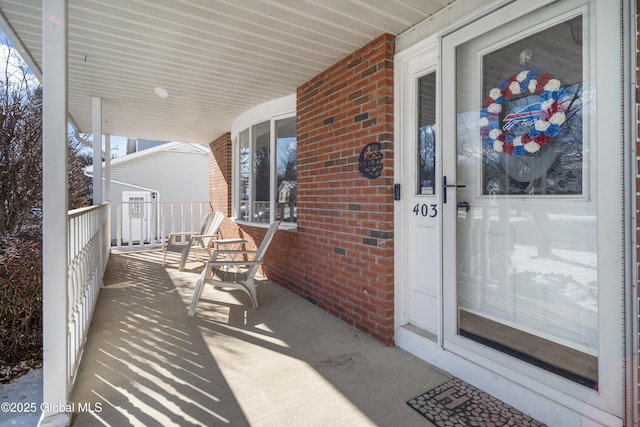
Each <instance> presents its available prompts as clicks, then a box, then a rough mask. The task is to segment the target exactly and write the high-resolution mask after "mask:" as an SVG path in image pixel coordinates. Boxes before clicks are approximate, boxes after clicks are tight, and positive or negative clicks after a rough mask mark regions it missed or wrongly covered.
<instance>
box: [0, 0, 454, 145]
mask: <svg viewBox="0 0 640 427" xmlns="http://www.w3.org/2000/svg"><path fill="white" fill-rule="evenodd" d="M42 1H43V0H0V12H2V15H3V16H0V18H3V19H2V20H0V22H2V21H5V22H4V23H2V25H3V29H4V30H5V32H6V33H7V34H9V35H11V34H12V33H13V36H10V39H11V41H12V42H13V43H14V44H15V45H16V46H18V45H19V43H21V44H22V45H23V46H24V48H25V49H26V51H27V52H21V53H23V56H25V55H24V53H27V55H26V56H30V57H31V58H32V63H30V64H29V65H30V66H32V68H34V72H35V74H36V75H37V76H38V77H40V75H39V74H40V70H41V69H42ZM452 2H453V0H375V1H369V0H367V1H365V0H180V1H171V0H69V21H68V22H69V113H70V116H71V120H72V121H73V122H74V123H75V124H76V126H77V128H78V130H79V131H80V132H83V133H91V97H92V96H99V97H101V98H102V103H103V106H102V110H103V132H104V133H105V134H110V135H121V136H128V137H137V138H144V139H157V140H173V141H184V142H195V143H209V142H211V141H212V140H213V139H215V138H217V137H218V136H220V135H221V134H223V133H225V132H227V131H229V130H230V125H231V122H232V121H233V120H234V119H235V118H236V117H237V116H238V115H239V114H240V113H242V112H243V111H245V110H247V109H248V108H251V107H252V106H254V105H256V104H259V103H261V102H264V101H267V100H270V99H274V98H277V97H280V96H284V95H288V94H291V93H293V92H295V90H296V88H297V87H298V86H300V85H301V84H302V83H304V82H306V81H308V80H309V79H310V78H311V77H313V76H315V75H317V74H318V73H320V72H321V71H322V70H324V69H326V68H328V67H329V66H330V65H332V64H334V63H335V62H337V61H338V60H339V59H340V58H342V57H344V56H345V55H347V54H349V53H351V52H353V51H354V50H356V49H357V48H359V47H361V46H363V45H365V44H366V43H367V42H369V41H370V40H372V39H374V38H375V37H377V36H379V35H380V34H383V33H391V34H394V35H395V34H398V33H400V32H402V31H404V30H406V29H407V28H409V27H411V26H413V25H414V24H416V23H418V22H420V21H422V20H423V19H424V18H426V17H428V16H430V15H431V14H433V13H435V12H437V11H438V10H440V9H442V8H443V7H445V6H446V5H447V4H449V3H452ZM18 39H19V40H18ZM157 88H158V89H157ZM160 88H161V89H160ZM162 90H165V91H166V94H167V96H166V97H164V98H163V97H161V96H159V95H158V94H157V93H158V92H159V93H160V94H161V95H162Z"/></svg>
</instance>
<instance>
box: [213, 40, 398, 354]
mask: <svg viewBox="0 0 640 427" xmlns="http://www.w3.org/2000/svg"><path fill="white" fill-rule="evenodd" d="M393 54H394V38H393V36H391V35H387V34H385V35H382V36H380V37H378V38H377V39H375V40H374V41H372V42H371V43H369V44H367V45H366V46H364V47H362V48H361V49H359V50H357V51H355V52H353V53H352V54H351V55H349V56H347V57H345V58H343V59H342V60H341V61H339V62H338V63H336V64H335V65H333V66H332V67H330V68H329V69H327V70H325V71H324V72H322V73H321V74H319V75H317V76H315V77H314V78H312V79H311V80H310V81H308V82H307V83H305V84H303V85H302V86H300V87H299V88H298V90H297V140H298V143H297V176H298V183H297V186H298V189H297V191H298V200H297V219H298V222H297V225H298V229H297V230H296V231H285V230H281V231H279V232H278V233H277V234H276V237H275V239H274V241H273V243H272V244H271V246H270V248H269V251H268V252H267V255H266V257H265V265H264V272H265V274H266V275H267V276H268V277H269V278H270V279H272V280H273V281H274V282H276V283H278V284H279V285H281V286H284V287H287V288H289V289H291V290H292V291H293V292H294V293H296V294H297V295H299V296H300V297H302V298H304V299H306V300H308V301H309V302H311V303H313V304H317V306H318V307H319V308H321V309H322V310H325V311H327V312H329V313H331V314H333V315H334V316H336V317H338V318H339V319H341V320H343V321H344V322H346V323H348V324H350V325H353V326H354V327H356V328H358V329H360V330H362V331H363V332H365V333H367V334H369V335H371V336H372V337H374V338H376V339H378V340H380V341H381V342H383V343H385V344H389V345H390V344H393V325H394V313H393V307H394V298H393V293H394V292H393V288H394V280H393V243H394V239H393ZM373 142H378V143H380V152H381V153H382V155H383V160H382V166H383V169H382V172H381V174H380V176H379V177H377V178H374V179H369V178H366V177H364V176H363V175H362V174H361V173H360V171H359V158H360V154H361V151H362V149H363V148H364V147H365V146H367V145H368V144H370V143H373ZM211 153H212V154H211V166H210V168H211V170H210V173H211V178H210V179H211V182H210V184H211V185H210V189H211V202H212V207H213V208H214V209H224V210H223V211H224V212H227V215H230V206H231V205H230V203H231V202H230V194H231V166H230V165H231V148H230V138H229V136H228V135H224V136H223V137H221V138H219V139H218V140H216V141H214V142H212V143H211ZM234 227H236V228H235V229H234ZM264 231H265V230H264V229H262V228H256V227H247V226H244V225H242V226H239V227H238V226H236V225H235V224H233V223H231V222H230V221H226V222H225V225H224V228H223V234H224V235H225V237H231V236H234V235H241V236H242V237H244V238H246V239H248V240H250V241H251V242H255V243H251V244H249V246H255V244H258V243H259V242H260V240H261V239H262V236H263V235H264Z"/></svg>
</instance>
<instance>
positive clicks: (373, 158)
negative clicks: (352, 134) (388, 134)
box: [358, 142, 383, 179]
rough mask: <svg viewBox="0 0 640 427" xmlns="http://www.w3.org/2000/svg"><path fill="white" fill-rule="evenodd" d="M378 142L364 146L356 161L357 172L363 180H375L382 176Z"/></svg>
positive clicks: (380, 153)
mask: <svg viewBox="0 0 640 427" xmlns="http://www.w3.org/2000/svg"><path fill="white" fill-rule="evenodd" d="M381 146H382V145H381V144H380V143H379V142H372V143H370V144H367V145H365V146H364V148H363V149H362V151H361V152H360V158H359V159H358V164H359V167H358V170H359V171H360V173H361V174H362V176H364V177H365V178H369V179H376V178H379V177H380V174H382V157H383V156H382V152H381V151H380V147H381Z"/></svg>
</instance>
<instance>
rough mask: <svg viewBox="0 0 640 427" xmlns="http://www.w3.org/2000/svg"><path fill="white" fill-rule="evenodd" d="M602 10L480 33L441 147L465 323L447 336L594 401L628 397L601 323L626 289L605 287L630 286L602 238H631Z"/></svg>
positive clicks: (452, 274) (448, 275) (455, 81)
mask: <svg viewBox="0 0 640 427" xmlns="http://www.w3.org/2000/svg"><path fill="white" fill-rule="evenodd" d="M585 4H586V6H585ZM596 4H598V5H602V4H603V2H598V1H594V2H580V1H564V2H559V3H558V4H556V5H555V6H550V7H547V8H544V9H541V10H539V11H536V12H533V13H530V14H528V15H526V16H523V17H522V18H519V19H515V20H513V21H512V22H506V23H505V22H504V21H503V22H502V23H494V24H493V29H492V30H491V31H486V30H480V29H478V30H477V31H478V32H479V34H478V35H477V36H476V37H473V38H468V39H466V41H463V40H461V41H459V42H453V43H452V45H451V48H450V49H449V50H448V51H447V52H448V55H449V56H447V55H445V58H449V59H448V64H449V66H450V67H451V68H452V70H451V71H452V72H449V73H447V72H444V73H443V75H444V76H445V77H446V76H452V78H451V79H450V80H449V81H448V83H447V82H445V83H444V84H445V87H444V89H443V93H451V94H452V96H453V98H452V99H451V101H450V103H449V104H448V105H449V107H448V108H449V109H448V111H450V112H451V113H452V114H451V116H450V117H452V118H453V117H455V119H453V120H452V122H451V123H450V125H449V126H448V127H447V129H448V134H445V135H444V137H443V138H444V142H443V143H444V150H445V151H446V153H445V163H446V165H447V166H445V170H444V172H443V174H444V175H445V179H446V187H445V188H444V189H443V191H446V192H447V193H448V194H446V195H443V199H444V200H446V204H445V205H444V206H446V207H445V212H444V215H445V218H444V221H445V223H444V230H445V231H444V232H445V236H444V238H443V242H444V245H445V255H444V256H445V261H444V262H445V271H444V274H445V289H450V291H448V292H449V295H448V297H446V298H447V301H448V306H447V307H446V308H449V309H450V312H451V313H455V315H454V316H451V317H449V318H448V319H445V323H446V324H447V327H446V330H447V332H446V334H447V336H448V337H449V339H450V340H451V342H457V343H458V344H462V345H463V346H467V347H468V348H474V346H475V348H485V349H490V351H497V352H499V354H503V355H506V356H508V358H509V359H511V360H514V361H518V362H517V363H521V361H525V362H527V363H528V364H530V365H531V366H534V367H535V369H537V371H536V370H532V371H531V372H532V373H533V374H532V376H533V375H535V376H536V379H539V378H541V377H544V376H545V375H546V377H548V378H554V377H555V378H557V377H560V378H562V379H563V381H564V383H563V384H569V385H567V389H575V388H580V387H584V390H588V391H591V390H598V389H599V388H600V387H602V386H603V385H605V384H606V387H607V388H609V387H610V388H611V389H613V388H614V387H618V386H620V384H615V385H614V384H613V383H609V381H611V379H610V377H611V375H605V370H608V369H609V368H610V366H611V363H612V361H613V360H615V359H618V360H619V358H620V357H621V355H622V345H621V343H619V340H618V338H616V340H617V341H618V342H617V343H616V345H619V346H618V347H617V348H616V347H613V348H612V347H611V346H610V345H609V344H610V343H607V342H606V341H607V340H608V339H609V338H608V336H611V335H613V334H619V335H620V336H621V332H620V331H621V330H622V328H621V325H620V324H619V323H618V320H617V319H616V320H615V321H610V320H607V319H608V318H610V317H611V316H605V315H604V313H607V312H609V313H610V312H612V311H611V310H615V312H620V311H621V310H622V304H621V303H620V298H617V301H615V298H613V295H614V293H617V295H619V294H620V292H621V291H620V289H621V288H620V286H617V287H615V286H614V287H610V286H609V287H608V286H604V284H609V283H620V277H622V264H621V262H619V261H618V262H617V263H614V264H615V265H614V266H613V268H610V267H611V264H609V260H608V259H607V260H605V258H609V257H610V256H609V255H608V253H609V252H608V251H612V252H614V253H617V257H616V258H617V259H618V260H620V259H622V257H623V255H622V254H621V253H620V252H621V247H622V245H621V244H620V246H615V245H610V244H609V243H610V242H609V241H606V240H607V239H608V236H610V235H615V236H616V238H615V239H614V240H616V239H620V236H621V235H622V231H621V224H620V220H619V218H620V217H621V214H622V204H621V202H620V200H621V198H620V192H619V191H620V190H619V189H620V187H621V186H622V182H620V177H621V176H622V175H621V171H620V164H621V158H620V153H621V150H620V148H619V147H620V146H621V142H620V141H616V140H615V138H614V140H613V141H612V139H611V138H610V137H609V138H602V136H603V135H604V134H602V135H601V134H599V128H600V127H603V126H604V124H605V122H604V121H603V120H613V121H614V122H615V125H614V126H615V128H619V127H620V126H621V119H620V116H617V115H616V116H613V115H612V116H607V114H608V112H607V110H608V109H609V107H610V106H609V105H608V104H605V103H604V102H605V100H604V99H603V98H604V96H603V97H602V98H601V92H600V91H601V90H602V89H603V88H604V87H605V85H606V84H610V83H611V82H615V81H619V75H618V74H619V71H617V70H616V73H615V74H611V72H609V74H607V73H606V72H604V71H601V70H600V69H599V68H598V65H597V64H598V61H599V59H598V58H596V53H597V54H600V51H596V49H595V45H596V42H595V40H596V39H595V37H589V35H592V36H593V35H594V32H593V31H594V24H595V22H594V20H595V19H596V14H595V12H594V11H595V10H596V7H595V5H596ZM554 8H555V9H554ZM601 9H603V8H601ZM603 15H604V14H603ZM598 19H604V18H600V17H598ZM487 22H489V21H487ZM603 22H604V21H603ZM616 43H617V44H618V45H619V40H617V41H615V43H614V44H616ZM444 49H445V50H446V49H447V47H446V43H445V48H444ZM445 60H447V59H445ZM453 69H454V70H455V71H454V70H453ZM596 70H597V71H598V72H597V73H596ZM445 71H446V69H445ZM596 75H597V77H598V80H597V81H596V80H595V77H596ZM594 83H597V84H594ZM447 84H448V85H449V86H448V87H450V88H452V91H450V92H448V91H447ZM596 87H597V88H598V91H597V92H596V90H595V88H596ZM610 88H611V89H613V91H614V92H615V91H618V93H619V88H618V87H616V85H615V84H614V85H611V86H610ZM453 94H455V95H453ZM596 94H597V96H598V98H597V101H596ZM608 99H609V100H611V101H613V100H614V99H615V98H614V97H609V98H608ZM446 108H447V107H446ZM616 108H619V102H618V103H617V104H615V105H613V109H614V110H615V109H616ZM445 115H446V111H445ZM596 123H597V124H598V125H597V126H596ZM445 133H447V131H445ZM605 143H606V144H607V145H605ZM611 145H617V146H618V148H616V155H615V156H612V155H611V153H610V150H609V148H610V147H611ZM447 153H448V154H447ZM604 171H606V173H603V172H604ZM613 176H615V177H614V178H612V177H613ZM604 189H608V190H605V191H603V190H604ZM612 191H613V192H615V191H618V199H617V201H616V203H613V204H612V203H610V200H611V199H610V193H611V192H612ZM451 234H455V236H451ZM603 236H607V239H604V238H603ZM449 237H451V238H452V239H449ZM448 241H451V242H452V243H450V244H449V243H447V242H448ZM617 243H620V240H617ZM605 248H607V249H605ZM447 254H448V255H447ZM447 257H449V258H452V259H450V260H447V259H446V258H447ZM447 280H448V282H447ZM445 292H447V291H445ZM603 337H605V338H604V339H603ZM616 340H614V341H616ZM487 354H490V353H487ZM502 357H504V356H502ZM505 360H508V359H505ZM507 363H508V362H507ZM514 366H516V365H515V364H514ZM535 372H538V373H539V374H535ZM540 372H545V374H541V373H540ZM619 376H620V378H622V373H619ZM546 377H545V378H546ZM550 381H555V380H550ZM616 381H617V380H616ZM614 382H615V381H614ZM556 383H557V381H556ZM571 384H573V385H571ZM620 390H621V386H620ZM617 393H618V392H617V391H615V392H612V393H611V394H609V396H614V395H615V396H619V395H618V394H617ZM578 394H579V393H578ZM615 399H617V397H615ZM611 400H614V398H612V399H611ZM616 405H617V403H616ZM602 406H603V407H604V406H606V405H604V404H603V405H602ZM618 406H619V405H618ZM620 410H621V409H620ZM614 412H615V411H614Z"/></svg>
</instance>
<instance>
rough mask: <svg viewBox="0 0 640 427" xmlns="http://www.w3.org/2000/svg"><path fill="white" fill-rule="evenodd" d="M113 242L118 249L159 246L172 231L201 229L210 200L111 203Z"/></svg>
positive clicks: (111, 233) (208, 210) (111, 240)
mask: <svg viewBox="0 0 640 427" xmlns="http://www.w3.org/2000/svg"><path fill="white" fill-rule="evenodd" d="M110 206H111V207H110V215H111V228H110V243H111V246H112V247H113V248H116V249H118V250H127V249H138V250H139V249H159V248H161V247H162V246H163V245H164V244H165V243H166V241H167V238H168V237H169V234H170V233H172V232H189V231H195V232H198V231H200V225H201V224H202V218H203V217H204V216H205V215H206V214H207V213H209V212H210V211H211V209H210V207H209V202H208V201H192V202H155V201H144V200H142V199H140V200H131V201H129V202H111V203H110Z"/></svg>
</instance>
